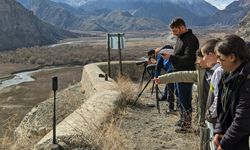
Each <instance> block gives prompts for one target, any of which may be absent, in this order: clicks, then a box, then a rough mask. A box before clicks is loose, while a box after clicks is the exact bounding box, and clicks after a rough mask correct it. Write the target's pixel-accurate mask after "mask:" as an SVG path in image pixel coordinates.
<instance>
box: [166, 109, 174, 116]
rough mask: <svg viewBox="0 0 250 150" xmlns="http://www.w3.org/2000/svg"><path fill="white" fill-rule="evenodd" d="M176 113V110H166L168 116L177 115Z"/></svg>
mask: <svg viewBox="0 0 250 150" xmlns="http://www.w3.org/2000/svg"><path fill="white" fill-rule="evenodd" d="M175 113H176V111H175V110H174V109H167V110H166V115H172V114H175Z"/></svg>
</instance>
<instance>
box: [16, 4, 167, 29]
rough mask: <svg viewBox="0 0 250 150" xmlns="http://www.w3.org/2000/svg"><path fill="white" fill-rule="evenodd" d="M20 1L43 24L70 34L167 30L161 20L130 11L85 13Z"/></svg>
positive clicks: (53, 5) (68, 7) (78, 10)
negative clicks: (47, 23) (75, 31)
mask: <svg viewBox="0 0 250 150" xmlns="http://www.w3.org/2000/svg"><path fill="white" fill-rule="evenodd" d="M18 1H19V2H20V3H22V4H23V5H24V6H25V7H26V8H27V9H29V10H31V11H33V12H34V14H35V15H37V16H38V17H39V18H41V19H42V20H44V21H46V22H49V23H51V24H53V25H55V26H58V27H60V28H63V29H67V30H80V31H105V32H106V31H121V30H122V31H127V30H152V29H165V28H166V25H165V24H164V23H162V22H161V21H159V20H155V19H150V18H142V17H135V16H134V15H132V14H131V13H129V12H128V11H121V10H110V9H105V8H100V9H93V10H87V11H86V10H85V9H83V8H74V7H71V6H69V5H67V4H62V3H55V2H52V1H50V0H18ZM62 18H63V19H62Z"/></svg>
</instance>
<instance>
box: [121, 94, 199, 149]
mask: <svg viewBox="0 0 250 150" xmlns="http://www.w3.org/2000/svg"><path fill="white" fill-rule="evenodd" d="M149 92H150V91H148V92H147V93H145V94H143V95H142V96H141V98H140V99H139V101H138V102H139V103H140V105H138V106H136V107H128V108H127V109H126V110H125V113H123V115H121V117H120V119H119V121H120V122H119V124H120V128H119V130H120V132H121V133H122V134H124V135H125V137H126V138H127V139H129V141H132V143H133V144H132V145H133V147H132V148H131V149H135V150H162V149H169V150H196V149H198V144H199V137H198V136H197V134H196V133H195V132H191V133H186V134H180V133H175V131H174V129H175V126H174V124H175V122H176V121H177V120H178V118H179V113H178V112H176V113H175V114H168V115H167V114H166V113H165V111H166V109H167V106H166V103H167V102H166V101H162V102H160V106H161V112H160V114H159V113H158V110H157V109H156V107H148V106H147V104H148V103H155V97H154V96H153V97H152V96H151V95H150V93H149ZM193 116H194V114H193ZM193 126H194V128H195V124H194V123H193Z"/></svg>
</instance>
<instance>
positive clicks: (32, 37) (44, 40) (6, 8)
mask: <svg viewBox="0 0 250 150" xmlns="http://www.w3.org/2000/svg"><path fill="white" fill-rule="evenodd" d="M0 16H1V17H0V23H1V24H0V41H1V42H0V50H9V49H15V48H19V47H29V46H34V45H44V44H51V43H56V42H57V41H58V40H60V39H63V38H66V37H76V34H73V33H70V32H68V31H65V30H61V29H58V28H56V27H54V26H52V25H50V24H48V23H45V22H43V21H41V20H40V19H38V18H37V17H36V16H35V15H34V14H33V12H31V11H29V10H27V9H25V8H24V7H23V6H22V5H20V4H19V3H17V2H16V1H14V0H1V1H0Z"/></svg>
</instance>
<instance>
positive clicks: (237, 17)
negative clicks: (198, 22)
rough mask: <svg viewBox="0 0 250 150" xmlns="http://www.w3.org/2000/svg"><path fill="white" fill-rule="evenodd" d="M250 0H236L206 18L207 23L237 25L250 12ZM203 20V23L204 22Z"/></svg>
mask: <svg viewBox="0 0 250 150" xmlns="http://www.w3.org/2000/svg"><path fill="white" fill-rule="evenodd" d="M249 10H250V0H240V1H234V2H233V3H231V4H229V5H228V6H227V7H226V8H225V9H224V10H220V11H218V12H216V13H215V14H214V15H212V16H210V17H208V18H206V19H205V20H204V22H205V24H208V25H211V24H221V25H237V24H238V23H239V22H240V21H241V20H242V19H243V18H244V17H245V16H246V15H247V14H248V12H249ZM204 22H203V24H204Z"/></svg>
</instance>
